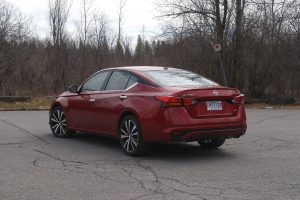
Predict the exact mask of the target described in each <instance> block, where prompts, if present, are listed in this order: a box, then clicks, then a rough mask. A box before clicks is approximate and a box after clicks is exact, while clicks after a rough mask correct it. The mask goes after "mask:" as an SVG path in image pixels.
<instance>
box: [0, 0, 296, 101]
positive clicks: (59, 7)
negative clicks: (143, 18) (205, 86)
mask: <svg viewBox="0 0 300 200" xmlns="http://www.w3.org/2000/svg"><path fill="white" fill-rule="evenodd" d="M93 3H94V1H93V0H81V5H82V10H81V17H80V19H79V21H80V23H79V24H77V30H78V31H77V32H76V33H68V32H67V31H66V25H67V23H71V22H69V21H68V18H69V15H70V12H71V5H72V4H71V2H70V0H50V1H49V3H48V13H45V15H46V14H47V15H48V19H49V27H50V30H51V31H50V33H49V38H47V39H41V38H39V37H38V36H36V34H35V33H34V32H33V31H32V29H31V26H32V25H31V23H30V22H29V21H28V20H27V19H26V18H25V17H24V16H23V15H22V13H21V12H20V11H19V10H17V9H16V8H15V6H14V5H12V4H11V3H10V2H8V1H6V0H0V96H1V95H2V96H4V95H30V96H46V95H53V94H58V93H60V92H62V91H64V90H66V89H67V88H68V87H69V86H70V85H74V84H80V83H81V82H82V81H83V80H84V79H86V78H87V77H88V76H89V75H91V74H92V73H94V72H96V71H98V70H101V69H103V68H107V67H115V66H128V65H157V66H172V67H177V68H182V69H188V70H191V71H194V72H197V73H200V74H202V75H204V76H206V77H208V78H211V79H212V80H215V81H217V82H219V83H220V84H223V79H222V74H221V71H220V68H219V65H220V61H219V59H218V55H217V54H216V53H215V52H214V49H213V45H214V44H216V43H220V44H221V45H222V51H221V58H222V59H221V60H222V62H224V65H225V72H226V75H227V77H228V82H229V86H231V87H236V88H238V89H239V90H241V91H242V92H244V93H245V94H247V95H248V96H250V97H255V98H262V97H264V96H293V97H297V96H298V97H299V96H300V1H299V0H163V1H158V2H157V3H156V6H157V9H158V10H159V11H160V13H161V14H160V16H157V17H158V19H159V20H160V21H161V24H162V33H161V34H159V35H157V37H155V38H152V39H147V38H148V37H145V33H143V32H141V35H139V36H138V39H137V41H132V39H131V37H129V36H127V35H126V30H123V27H122V24H123V20H124V16H126V15H124V12H125V10H124V8H125V7H126V0H119V5H116V7H118V13H117V14H118V19H119V20H118V24H119V26H118V30H113V29H112V28H111V25H110V23H109V16H106V15H104V14H101V13H100V12H99V11H97V10H93V9H92V8H93ZM141 29H142V27H141Z"/></svg>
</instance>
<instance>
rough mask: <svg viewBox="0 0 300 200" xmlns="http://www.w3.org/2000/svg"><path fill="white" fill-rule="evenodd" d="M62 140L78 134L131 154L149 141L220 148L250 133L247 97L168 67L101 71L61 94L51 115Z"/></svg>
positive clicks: (142, 148) (134, 153)
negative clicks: (115, 142) (114, 142)
mask: <svg viewBox="0 0 300 200" xmlns="http://www.w3.org/2000/svg"><path fill="white" fill-rule="evenodd" d="M50 127H51V130H52V132H53V134H54V135H55V136H57V137H61V138H64V137H69V136H71V135H73V134H74V133H75V131H82V132H89V133H95V134H101V135H105V136H108V137H112V138H115V139H119V140H120V143H121V147H122V149H123V150H124V152H125V153H126V154H128V155H132V156H136V155H140V154H142V153H143V152H144V149H145V145H146V144H147V143H150V142H169V141H179V142H192V141H198V143H199V144H200V145H201V146H202V147H203V148H218V147H220V146H221V145H222V144H223V143H224V142H225V140H226V139H230V138H239V137H240V136H242V135H244V134H245V132H246V129H247V125H246V115H245V108H244V95H243V94H241V93H240V92H239V91H238V90H237V89H233V88H226V87H222V86H220V85H218V84H216V83H215V82H213V81H211V80H208V79H206V78H204V77H202V76H200V75H198V74H195V73H193V72H190V71H185V70H181V69H175V68H168V67H121V68H110V69H105V70H101V71H99V72H97V73H95V74H94V75H92V76H91V77H90V78H88V79H87V80H86V81H85V82H84V83H83V84H82V85H81V86H79V87H77V86H72V87H71V88H70V91H68V92H64V93H63V94H61V95H59V97H57V99H56V100H55V101H54V102H53V105H52V107H51V110H50Z"/></svg>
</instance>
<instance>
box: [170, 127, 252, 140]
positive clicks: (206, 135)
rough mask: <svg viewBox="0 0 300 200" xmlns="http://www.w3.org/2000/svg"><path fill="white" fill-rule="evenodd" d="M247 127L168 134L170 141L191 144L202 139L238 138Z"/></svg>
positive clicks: (182, 131)
mask: <svg viewBox="0 0 300 200" xmlns="http://www.w3.org/2000/svg"><path fill="white" fill-rule="evenodd" d="M246 130H247V126H246V125H243V126H232V127H224V128H217V129H216V128H210V129H197V130H195V129H194V130H181V131H173V132H172V133H171V134H170V140H171V141H180V142H184V141H185V142H191V141H199V140H202V139H214V138H223V139H230V138H239V137H241V136H242V135H244V134H245V133H246Z"/></svg>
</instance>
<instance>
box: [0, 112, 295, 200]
mask: <svg viewBox="0 0 300 200" xmlns="http://www.w3.org/2000/svg"><path fill="white" fill-rule="evenodd" d="M247 115H248V125H249V128H248V132H247V133H246V135H245V136H244V137H242V138H240V139H232V140H229V141H227V142H226V145H224V146H223V147H222V148H221V149H220V150H213V151H208V150H202V149H200V148H199V147H198V145H197V144H196V143H189V144H155V145H153V146H152V147H151V153H149V154H148V155H147V156H145V157H140V158H131V157H128V156H126V155H124V154H123V153H122V151H121V149H120V148H119V143H118V142H117V141H114V140H110V139H106V138H103V137H99V136H93V135H87V134H79V135H78V136H77V137H75V138H71V139H58V138H55V137H54V136H52V134H51V131H50V129H49V127H48V124H47V122H48V121H47V117H48V116H47V112H46V111H30V112H29V111H27V112H26V111H24V112H23V111H22V112H0V199H1V200H6V199H14V200H17V199H18V200H19V199H22V200H40V199H43V200H48V199H49V200H53V199H55V200H60V199H71V200H76V199H105V200H106V199H122V200H129V199H138V200H146V199H149V200H150V199H151V200H155V199H180V200H182V199H212V200H217V199H251V200H253V199H284V200H288V199H295V200H296V199H297V200H298V199H300V110H296V111H289V110H254V109H251V110H247Z"/></svg>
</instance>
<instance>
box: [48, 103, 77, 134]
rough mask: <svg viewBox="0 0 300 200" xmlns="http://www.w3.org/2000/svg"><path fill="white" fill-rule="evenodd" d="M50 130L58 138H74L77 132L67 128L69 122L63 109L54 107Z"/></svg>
mask: <svg viewBox="0 0 300 200" xmlns="http://www.w3.org/2000/svg"><path fill="white" fill-rule="evenodd" d="M49 124H50V128H51V130H52V133H53V135H55V136H56V137H58V138H68V137H72V136H73V135H74V133H75V131H72V130H70V129H68V128H67V120H66V118H65V114H64V112H63V110H62V108H61V107H54V108H53V109H52V110H51V114H50V123H49Z"/></svg>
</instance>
